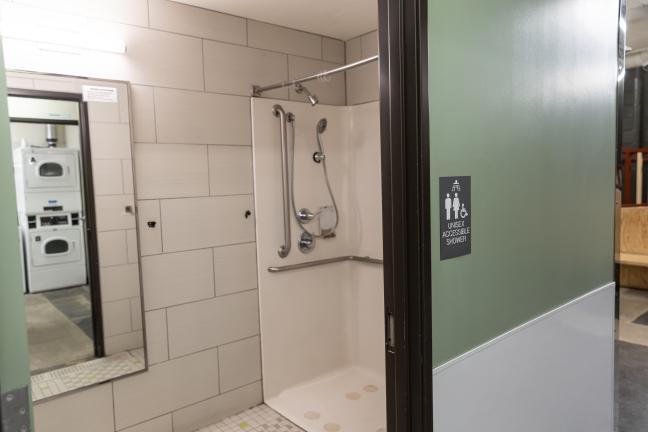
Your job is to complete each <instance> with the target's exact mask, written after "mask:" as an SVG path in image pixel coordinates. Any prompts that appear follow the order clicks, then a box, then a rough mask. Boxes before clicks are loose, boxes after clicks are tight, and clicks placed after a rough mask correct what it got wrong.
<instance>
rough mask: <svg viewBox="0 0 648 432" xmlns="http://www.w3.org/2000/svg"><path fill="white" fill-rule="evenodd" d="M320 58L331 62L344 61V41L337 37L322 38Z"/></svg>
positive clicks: (341, 62)
mask: <svg viewBox="0 0 648 432" xmlns="http://www.w3.org/2000/svg"><path fill="white" fill-rule="evenodd" d="M322 60H324V61H329V62H333V63H340V64H343V63H344V42H342V41H341V40H338V39H331V38H327V37H325V38H323V40H322Z"/></svg>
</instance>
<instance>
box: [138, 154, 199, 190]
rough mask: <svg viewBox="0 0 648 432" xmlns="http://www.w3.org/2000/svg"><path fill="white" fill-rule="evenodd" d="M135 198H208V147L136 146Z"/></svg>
mask: <svg viewBox="0 0 648 432" xmlns="http://www.w3.org/2000/svg"><path fill="white" fill-rule="evenodd" d="M134 160H135V175H136V177H137V181H136V185H137V197H138V198H140V199H153V198H180V197H192V196H206V195H209V173H208V168H207V166H208V164H207V146H204V145H186V144H165V145H158V144H135V157H134Z"/></svg>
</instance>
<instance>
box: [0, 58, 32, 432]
mask: <svg viewBox="0 0 648 432" xmlns="http://www.w3.org/2000/svg"><path fill="white" fill-rule="evenodd" d="M2 58H3V57H2V49H1V47H0V140H1V141H2V143H3V144H4V145H0V197H2V205H0V245H2V247H0V275H1V276H0V394H2V395H3V398H2V403H0V419H1V420H2V425H3V428H2V429H1V430H2V432H5V431H7V432H9V431H11V432H13V431H20V430H21V429H20V428H21V426H22V425H25V424H29V422H28V420H29V417H30V411H31V410H30V409H29V408H28V407H29V401H30V400H31V398H30V397H29V394H28V392H25V389H27V388H28V385H29V358H28V355H27V330H26V327H25V307H24V302H23V286H22V284H23V280H22V273H21V268H22V265H21V261H20V252H19V251H20V248H19V239H18V221H17V213H16V196H15V188H14V177H13V163H12V155H11V146H10V145H8V143H9V142H10V139H9V118H8V113H7V88H6V84H5V69H4V62H3V61H2ZM9 394H11V396H9V397H7V396H8V395H9ZM21 405H22V407H23V408H24V407H25V406H27V408H26V409H25V410H24V414H21Z"/></svg>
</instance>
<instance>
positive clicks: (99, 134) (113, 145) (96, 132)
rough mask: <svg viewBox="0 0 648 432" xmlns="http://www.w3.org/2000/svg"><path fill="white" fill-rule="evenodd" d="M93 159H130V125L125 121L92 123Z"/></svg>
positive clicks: (91, 144) (91, 146)
mask: <svg viewBox="0 0 648 432" xmlns="http://www.w3.org/2000/svg"><path fill="white" fill-rule="evenodd" d="M90 148H91V151H92V159H130V158H131V137H130V127H129V126H128V124H125V123H90Z"/></svg>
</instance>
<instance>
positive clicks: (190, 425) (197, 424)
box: [173, 381, 263, 432]
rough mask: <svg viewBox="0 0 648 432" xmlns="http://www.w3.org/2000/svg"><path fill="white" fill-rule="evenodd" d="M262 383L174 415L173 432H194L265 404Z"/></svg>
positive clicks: (198, 404) (209, 400)
mask: <svg viewBox="0 0 648 432" xmlns="http://www.w3.org/2000/svg"><path fill="white" fill-rule="evenodd" d="M262 393H263V391H262V389H261V382H260V381H258V382H256V383H253V384H249V385H247V386H244V387H241V388H238V389H236V390H232V391H229V392H226V393H223V394H221V395H220V396H216V397H214V398H211V399H207V400H206V401H204V402H200V403H197V404H195V405H191V406H189V407H187V408H183V409H180V410H178V411H176V412H174V413H173V432H194V431H195V430H197V429H199V428H201V427H204V426H207V425H210V424H213V423H214V422H217V421H220V420H222V419H224V418H226V417H227V416H228V415H229V414H231V413H237V412H241V411H244V410H245V409H247V408H250V407H254V406H257V405H258V404H260V403H261V402H263V394H262Z"/></svg>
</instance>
